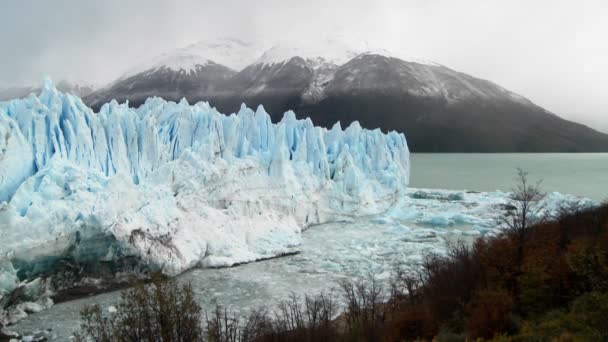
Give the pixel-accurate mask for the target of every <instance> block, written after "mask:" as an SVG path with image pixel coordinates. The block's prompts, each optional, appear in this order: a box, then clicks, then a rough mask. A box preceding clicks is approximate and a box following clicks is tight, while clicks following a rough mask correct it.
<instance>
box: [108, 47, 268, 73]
mask: <svg viewBox="0 0 608 342" xmlns="http://www.w3.org/2000/svg"><path fill="white" fill-rule="evenodd" d="M264 49H265V45H264V44H262V43H260V42H257V41H248V42H245V41H242V40H239V39H234V38H220V39H214V40H204V41H200V42H197V43H193V44H190V45H188V46H186V47H183V48H179V49H175V50H173V51H170V52H166V53H164V54H162V55H160V56H157V57H154V58H152V59H149V60H145V61H143V62H142V63H140V64H138V65H137V66H136V67H134V68H132V69H130V70H129V71H127V72H126V73H124V74H123V76H122V77H121V78H120V79H126V78H129V77H131V76H134V75H137V74H139V73H142V72H154V71H157V70H160V69H168V70H172V71H176V72H184V73H186V74H192V73H195V72H196V71H198V69H199V68H201V67H205V66H206V65H208V64H209V63H217V64H221V65H223V66H226V67H228V68H231V69H233V70H235V71H239V70H242V69H243V68H245V67H246V66H247V65H249V64H250V63H251V62H252V61H253V60H255V58H258V57H259V56H260V55H261V54H262V53H263V51H264Z"/></svg>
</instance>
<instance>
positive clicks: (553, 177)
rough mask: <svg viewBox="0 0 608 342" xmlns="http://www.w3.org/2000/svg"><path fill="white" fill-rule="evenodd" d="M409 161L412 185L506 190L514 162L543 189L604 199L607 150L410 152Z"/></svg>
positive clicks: (607, 187)
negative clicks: (593, 151)
mask: <svg viewBox="0 0 608 342" xmlns="http://www.w3.org/2000/svg"><path fill="white" fill-rule="evenodd" d="M411 162H412V164H411V165H412V170H411V181H410V186H412V187H416V188H433V189H453V190H464V189H466V190H477V191H493V190H503V191H508V190H511V189H512V188H513V186H514V184H515V176H516V168H517V167H520V168H522V169H523V170H525V171H527V172H529V178H530V179H531V180H532V181H535V182H536V181H538V180H542V183H541V187H542V189H543V191H545V192H551V191H557V192H562V193H568V194H573V195H577V196H582V197H588V198H590V199H592V200H595V201H603V200H606V199H608V153H530V154H528V153H513V154H511V153H505V154H502V153H501V154H495V153H488V154H484V153H467V154H461V153H450V154H447V153H434V154H429V153H415V154H412V156H411Z"/></svg>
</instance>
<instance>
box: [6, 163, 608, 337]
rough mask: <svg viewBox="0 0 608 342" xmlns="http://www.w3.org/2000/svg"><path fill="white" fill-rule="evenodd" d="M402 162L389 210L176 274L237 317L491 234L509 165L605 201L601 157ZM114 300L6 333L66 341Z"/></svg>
mask: <svg viewBox="0 0 608 342" xmlns="http://www.w3.org/2000/svg"><path fill="white" fill-rule="evenodd" d="M411 162H412V169H411V187H412V188H420V189H421V190H418V189H411V190H409V191H408V193H406V194H404V196H403V201H402V203H400V207H399V210H397V211H395V212H389V213H386V214H383V215H380V216H376V217H364V218H358V219H354V220H353V221H352V222H342V223H330V224H324V225H319V226H313V227H310V228H309V229H307V230H306V231H304V232H303V234H302V245H301V246H300V247H299V248H298V250H299V252H300V253H299V254H296V255H292V256H288V257H282V258H277V259H272V260H266V261H260V262H254V263H250V264H246V265H241V266H238V267H233V268H223V269H196V270H192V271H189V272H186V273H184V274H183V275H181V276H179V277H178V279H179V280H180V281H183V282H188V283H191V284H192V286H193V288H194V291H195V294H196V298H197V300H198V301H199V303H200V304H201V306H202V307H203V309H204V310H210V309H211V308H212V307H213V305H214V304H213V303H214V302H215V301H217V302H218V303H221V304H223V305H225V306H227V307H228V308H229V310H230V311H232V312H235V313H241V314H245V313H247V312H248V311H249V310H251V309H252V308H256V307H259V306H262V305H265V306H270V307H272V306H273V304H276V301H277V300H281V299H285V298H287V297H288V296H289V295H290V294H291V293H292V292H293V293H296V294H298V295H302V294H305V293H308V294H315V293H320V292H326V291H330V290H331V289H332V288H335V287H336V286H337V284H338V282H339V281H340V280H342V279H353V278H362V277H365V276H366V275H368V274H374V275H376V277H378V278H379V279H380V280H388V279H389V277H390V276H391V272H392V270H393V269H394V267H395V265H401V266H405V267H406V268H411V269H415V268H417V267H418V266H419V265H420V263H421V262H422V261H423V258H424V256H425V255H427V254H429V253H437V254H442V253H445V251H446V250H447V245H448V244H449V243H450V242H454V241H458V240H461V241H462V240H465V241H472V239H474V238H476V237H479V236H484V235H487V234H490V235H491V234H494V233H496V229H495V224H494V223H493V222H496V221H495V220H496V218H497V216H498V215H501V213H500V210H499V209H497V208H499V207H500V204H501V203H505V202H504V201H505V197H506V194H505V193H504V192H505V191H509V190H510V189H511V188H512V187H513V185H514V178H515V175H516V170H515V169H516V168H517V167H520V168H522V169H524V170H526V171H528V172H529V173H530V179H531V180H532V181H536V180H539V179H542V180H543V183H542V187H543V189H544V191H545V192H553V191H557V192H562V193H570V194H575V195H578V196H583V197H588V198H591V199H593V200H594V201H600V200H603V199H606V198H607V197H608V154H412V156H411ZM425 188H426V189H425ZM432 189H450V190H452V191H445V190H443V191H441V190H432ZM463 190H469V191H463ZM477 191H482V193H478V192H477ZM486 191H487V192H486ZM556 197H557V198H559V196H556ZM118 299H119V293H118V292H111V293H105V294H101V295H97V296H92V297H86V298H82V299H78V300H74V301H70V302H65V303H60V304H57V305H54V306H53V307H51V308H50V309H48V310H45V311H43V312H40V313H38V314H33V315H31V316H29V317H28V318H26V319H25V320H23V321H21V322H19V323H18V324H17V325H16V326H12V327H9V330H15V331H19V332H22V333H27V332H33V331H36V330H44V329H52V332H51V333H50V334H49V335H48V337H49V340H51V341H69V340H70V335H71V334H72V333H73V332H74V331H76V330H77V329H78V325H79V311H80V309H81V308H82V307H83V306H84V305H87V304H92V303H97V304H100V305H101V306H102V307H103V308H108V307H109V306H110V305H112V304H113V303H115V302H116V301H117V300H118Z"/></svg>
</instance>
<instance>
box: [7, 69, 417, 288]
mask: <svg viewBox="0 0 608 342" xmlns="http://www.w3.org/2000/svg"><path fill="white" fill-rule="evenodd" d="M408 181H409V150H408V146H407V142H406V139H405V137H404V136H403V135H402V134H398V133H396V132H390V133H388V134H384V133H382V132H381V131H380V130H366V129H362V128H361V126H360V125H359V124H358V123H356V122H355V123H353V124H351V125H350V126H349V127H348V128H346V129H345V130H342V128H341V127H340V125H339V124H337V125H336V126H334V127H333V128H332V129H330V130H328V129H324V128H320V127H315V126H314V125H313V123H312V122H311V121H310V119H307V120H297V119H296V117H295V114H294V113H293V112H287V113H285V115H284V117H283V119H282V120H281V121H280V122H279V123H276V124H274V123H272V122H271V120H270V116H269V115H268V114H267V113H266V112H265V111H264V108H263V107H261V106H260V107H258V109H257V110H256V111H255V112H254V111H253V110H251V109H249V108H246V107H245V106H242V107H241V109H240V110H239V112H238V113H237V114H232V115H229V116H226V115H222V114H220V113H218V112H217V111H216V110H215V109H214V108H212V107H211V106H210V105H209V104H208V103H205V102H199V103H196V104H194V105H190V104H188V103H187V101H186V100H182V101H180V102H179V103H174V102H167V101H164V100H162V99H160V98H150V99H148V100H147V101H146V102H145V103H144V104H143V105H142V106H141V107H139V108H130V107H129V106H128V103H126V104H118V103H117V102H115V101H112V102H111V103H109V104H106V105H104V106H103V107H102V108H101V109H100V112H99V113H94V112H93V111H92V110H91V109H90V108H88V107H87V106H86V105H85V104H84V103H83V102H82V101H81V99H79V98H78V97H76V96H72V95H69V94H63V93H61V92H59V91H57V89H56V88H55V87H54V85H53V84H52V82H50V81H48V80H47V81H46V82H45V84H44V87H43V90H42V92H41V94H40V95H39V96H35V95H30V96H29V97H28V98H25V99H16V100H12V101H9V102H1V103H0V232H2V239H1V241H0V295H1V294H2V292H6V291H10V290H11V287H14V285H15V284H16V283H17V282H18V280H19V279H18V277H17V273H18V271H19V268H20V267H21V268H24V269H27V270H29V271H28V272H30V273H35V269H36V268H35V267H33V266H32V265H35V264H36V263H38V262H40V261H41V260H43V261H45V264H48V260H53V258H56V257H58V256H65V255H70V256H72V257H74V258H75V259H77V260H81V261H86V260H95V259H100V260H114V259H118V258H120V257H123V256H136V257H137V258H139V259H140V260H141V263H142V264H145V265H148V266H150V267H152V268H155V269H160V270H162V271H163V272H165V273H167V274H170V275H175V274H178V273H180V272H183V271H184V270H187V269H189V268H192V267H194V266H197V265H202V266H226V265H232V264H234V263H240V262H247V261H253V260H257V259H260V258H265V257H270V256H275V255H278V254H281V253H285V252H288V251H290V250H292V249H293V248H295V247H297V246H298V245H299V244H300V243H301V234H300V233H301V231H302V229H304V228H306V227H308V226H310V225H313V224H319V223H326V222H333V221H340V220H348V219H351V218H353V217H357V216H364V215H371V214H378V213H381V212H384V211H386V210H388V209H389V208H390V207H391V206H393V205H394V204H395V203H396V202H397V201H398V200H399V198H400V197H402V196H401V195H402V194H403V193H404V191H405V190H406V188H407V185H408ZM85 246H86V248H85ZM24 265H25V266H27V267H25V266H24ZM31 275H32V274H30V276H31Z"/></svg>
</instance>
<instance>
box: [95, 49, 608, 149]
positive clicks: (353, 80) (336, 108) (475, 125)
mask: <svg viewBox="0 0 608 342" xmlns="http://www.w3.org/2000/svg"><path fill="white" fill-rule="evenodd" d="M176 61H178V62H176ZM150 96H160V97H163V98H165V99H168V100H174V101H179V100H180V99H181V98H182V97H185V98H186V99H187V100H188V101H190V102H191V103H193V102H197V101H201V100H204V101H209V102H210V103H211V105H212V106H215V107H217V108H218V109H219V110H220V111H223V112H235V111H237V110H238V109H239V108H240V105H241V103H245V104H247V105H248V106H254V107H255V106H257V105H259V104H263V105H264V107H265V108H266V109H267V110H268V111H269V112H270V113H271V117H272V119H273V121H274V122H277V121H278V120H280V118H281V113H283V112H285V111H286V110H289V109H293V110H294V111H295V112H296V113H297V115H298V117H300V118H304V117H310V118H311V119H312V120H313V122H314V123H315V124H318V125H322V126H324V127H332V126H333V125H334V124H335V123H336V122H338V121H340V122H341V123H342V124H343V125H349V124H350V123H351V122H353V121H359V122H360V123H361V124H362V125H363V127H366V128H370V129H373V128H381V129H382V130H384V131H390V130H396V131H398V132H402V133H404V134H406V136H407V137H408V141H409V143H410V148H411V149H412V150H413V151H416V152H597V151H608V135H607V134H603V133H600V132H597V131H595V130H593V129H591V128H589V127H586V126H583V125H580V124H577V123H574V122H570V121H567V120H564V119H562V118H560V117H558V116H557V115H555V114H553V113H550V112H549V111H547V110H545V109H543V108H541V107H539V106H537V105H535V104H534V103H532V102H531V101H529V100H528V99H526V98H524V97H522V96H520V95H517V94H515V93H512V92H510V91H508V90H506V89H504V88H502V87H500V86H498V85H496V84H494V83H492V82H490V81H486V80H482V79H479V78H475V77H473V76H470V75H467V74H465V73H461V72H458V71H455V70H452V69H450V68H448V67H446V66H443V65H440V64H437V63H433V62H429V61H424V60H418V59H415V58H411V57H404V56H400V55H397V54H394V53H391V52H390V51H387V50H382V49H375V48H370V47H369V46H368V45H367V44H364V43H361V44H353V43H348V44H346V43H344V42H343V41H342V40H319V41H317V42H313V43H307V42H301V44H299V45H297V46H293V45H290V44H285V43H283V44H277V45H274V46H272V47H270V48H267V47H266V46H264V45H263V44H259V43H255V44H252V43H244V42H241V41H238V40H225V41H220V42H215V43H198V44H194V45H191V46H190V47H187V48H185V49H180V50H177V51H174V52H172V53H169V54H167V55H165V56H162V58H160V59H159V60H156V61H155V62H154V63H152V64H143V67H140V68H138V69H136V70H135V71H134V72H131V73H129V74H128V75H127V76H126V77H122V78H120V79H119V80H117V81H116V82H114V83H113V84H111V85H109V86H108V87H105V88H103V89H99V90H97V91H96V92H94V93H92V94H90V95H88V96H85V97H84V101H85V102H86V103H87V104H88V105H90V106H92V107H93V108H94V109H99V107H100V106H101V104H103V103H106V102H108V101H110V100H112V99H116V100H118V101H119V102H123V101H125V100H129V101H130V104H131V105H140V104H142V103H143V101H144V100H145V99H146V98H148V97H150Z"/></svg>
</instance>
